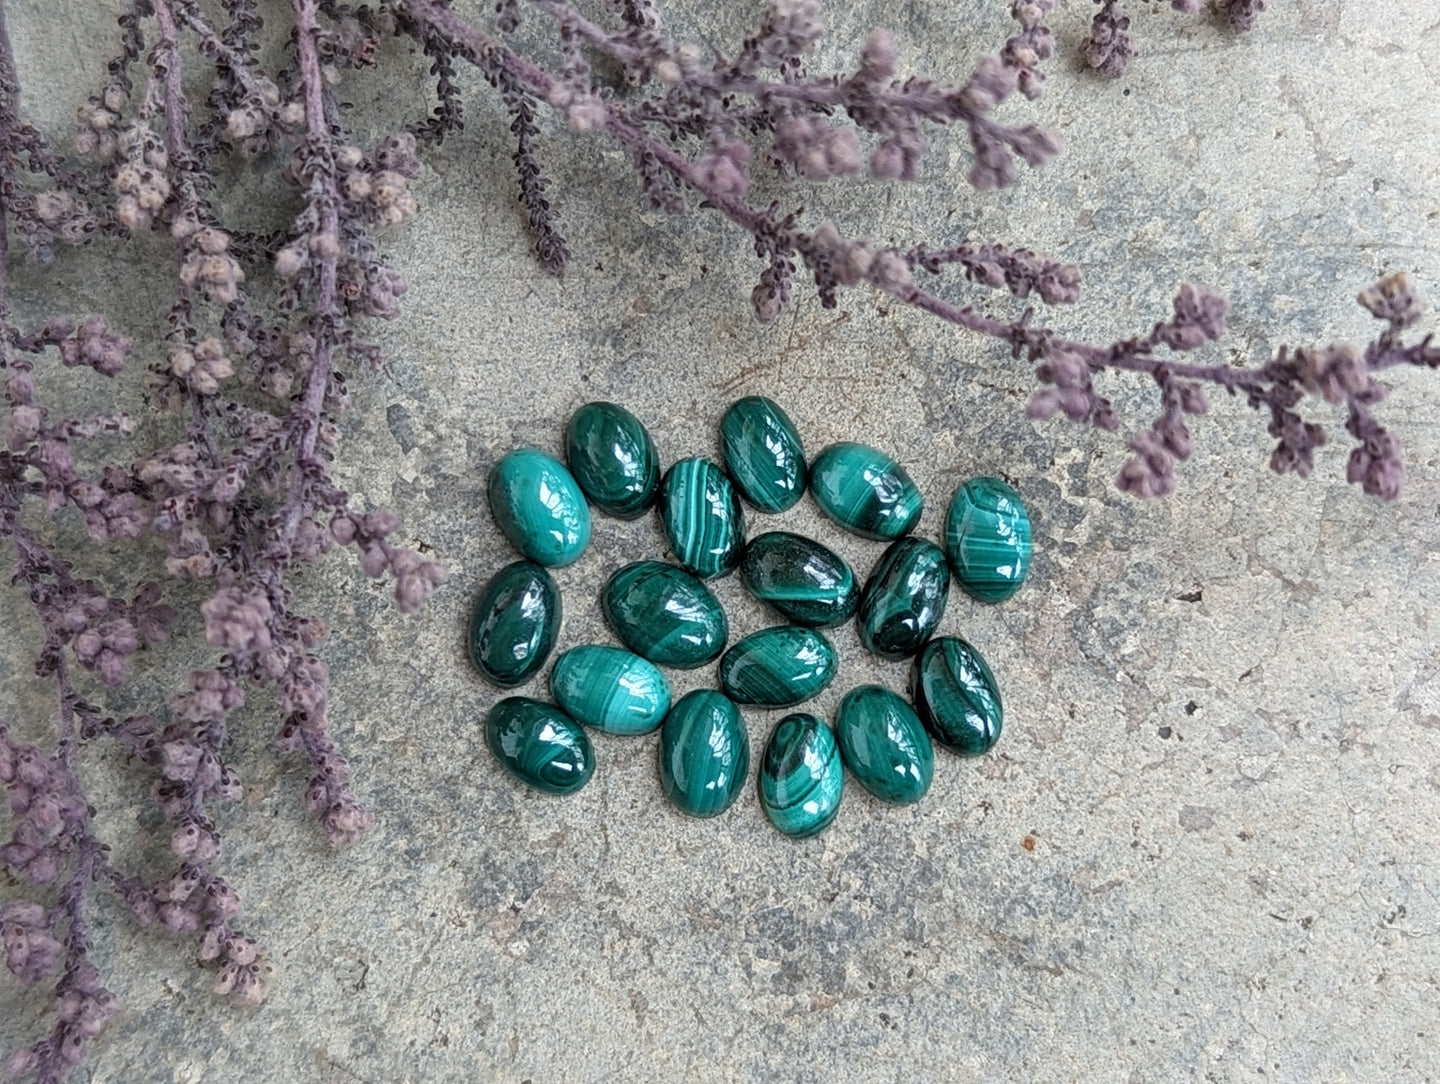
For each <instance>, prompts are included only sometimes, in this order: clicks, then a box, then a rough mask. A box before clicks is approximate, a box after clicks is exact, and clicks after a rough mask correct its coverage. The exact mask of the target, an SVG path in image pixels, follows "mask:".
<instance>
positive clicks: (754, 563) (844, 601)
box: [740, 531, 860, 628]
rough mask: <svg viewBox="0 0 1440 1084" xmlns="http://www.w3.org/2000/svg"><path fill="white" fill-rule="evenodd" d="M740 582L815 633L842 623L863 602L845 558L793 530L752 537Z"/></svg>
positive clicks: (742, 564) (782, 613)
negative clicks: (792, 532)
mask: <svg viewBox="0 0 1440 1084" xmlns="http://www.w3.org/2000/svg"><path fill="white" fill-rule="evenodd" d="M740 579H741V581H742V582H743V583H744V584H745V587H746V588H747V589H748V590H749V591H750V593H751V594H752V595H754V596H755V597H756V598H758V599H759V600H760V601H761V602H764V603H765V604H766V605H768V606H769V607H770V608H771V609H773V610H774V611H775V612H776V613H778V614H780V615H781V616H782V617H786V618H788V619H789V620H791V621H793V622H795V624H797V625H808V626H809V627H811V628H826V627H829V626H831V625H840V624H843V623H844V622H846V621H848V620H849V619H850V615H851V614H853V613H854V612H855V606H856V605H857V603H858V602H859V600H860V592H859V591H858V590H857V589H856V584H855V574H854V573H853V572H851V571H850V566H849V565H847V564H846V563H845V561H844V559H842V558H841V557H840V556H838V555H837V554H836V553H834V552H833V551H831V550H830V549H828V548H826V547H825V546H822V545H821V544H820V543H819V542H814V541H812V540H810V539H808V538H805V537H803V536H801V535H798V534H791V533H790V532H789V531H767V532H766V533H765V534H762V535H756V536H755V537H754V538H752V539H751V540H750V544H749V545H747V546H746V547H745V553H744V556H742V557H741V558H740Z"/></svg>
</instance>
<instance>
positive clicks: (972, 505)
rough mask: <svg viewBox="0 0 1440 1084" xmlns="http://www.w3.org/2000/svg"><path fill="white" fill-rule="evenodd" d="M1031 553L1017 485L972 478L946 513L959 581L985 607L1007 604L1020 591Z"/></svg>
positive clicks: (1027, 523)
mask: <svg viewBox="0 0 1440 1084" xmlns="http://www.w3.org/2000/svg"><path fill="white" fill-rule="evenodd" d="M1032 549H1033V543H1032V541H1031V531H1030V513H1029V512H1028V511H1026V509H1025V502H1024V501H1022V500H1021V499H1020V494H1018V493H1016V492H1015V489H1014V487H1013V486H1011V485H1010V484H1009V483H1008V482H1003V481H1001V480H1000V479H999V478H971V479H970V480H969V481H968V482H966V483H964V484H963V485H961V486H960V487H959V488H958V489H957V490H955V495H954V496H953V497H952V498H951V499H950V507H949V509H948V510H947V511H946V513H945V554H946V556H947V557H949V559H950V567H951V568H953V569H954V570H955V579H956V581H957V582H958V583H959V584H960V586H961V587H963V588H964V589H965V590H966V592H967V593H969V594H970V595H971V597H973V598H976V599H979V600H980V601H981V602H1003V601H1005V600H1006V599H1007V598H1010V597H1011V596H1012V595H1014V594H1015V592H1016V591H1018V590H1020V587H1021V585H1022V584H1023V583H1024V582H1025V573H1026V572H1027V571H1029V569H1030V555H1031V551H1032Z"/></svg>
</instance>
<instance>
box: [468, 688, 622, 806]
mask: <svg viewBox="0 0 1440 1084" xmlns="http://www.w3.org/2000/svg"><path fill="white" fill-rule="evenodd" d="M485 742H486V744H487V745H489V746H490V752H492V753H494V754H495V759H496V760H498V761H499V762H500V764H501V766H502V767H504V769H505V770H506V771H507V772H509V773H510V774H511V775H513V776H514V777H515V778H516V779H518V780H520V782H522V783H526V784H528V785H529V786H532V787H534V788H535V789H536V790H543V791H545V792H547V793H549V794H574V793H575V792H576V791H577V790H579V789H580V788H581V787H583V786H584V785H585V784H586V783H587V782H589V780H590V777H591V776H592V775H594V774H595V753H594V750H593V749H591V747H590V739H589V738H587V737H586V736H585V731H584V730H583V729H582V728H581V727H580V724H579V723H577V722H576V721H575V720H574V719H572V718H570V716H568V715H566V714H565V713H564V712H563V711H561V710H560V709H559V708H557V707H556V706H555V705H554V704H547V703H545V701H543V700H532V699H531V698H530V697H528V696H507V697H506V698H505V699H504V700H501V701H500V702H499V703H497V704H496V705H495V706H494V707H492V708H491V709H490V714H489V715H487V716H486V717H485Z"/></svg>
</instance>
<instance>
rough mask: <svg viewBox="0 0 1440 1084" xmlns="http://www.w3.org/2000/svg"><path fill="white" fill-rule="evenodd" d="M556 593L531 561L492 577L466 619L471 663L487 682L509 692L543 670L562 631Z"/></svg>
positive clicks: (507, 566)
mask: <svg viewBox="0 0 1440 1084" xmlns="http://www.w3.org/2000/svg"><path fill="white" fill-rule="evenodd" d="M560 617H561V608H560V589H559V588H558V587H556V586H555V581H554V580H553V579H551V578H550V573H548V572H546V571H545V569H543V568H542V567H540V566H539V565H537V564H535V563H534V562H533V561H516V562H515V563H514V564H510V565H506V566H505V567H504V568H502V569H501V570H500V571H499V572H497V573H495V575H494V576H492V577H490V582H489V583H487V584H486V585H485V586H484V588H483V589H482V590H481V591H480V596H479V598H477V599H476V600H475V609H474V611H473V613H472V614H471V616H470V636H469V644H470V660H471V661H472V662H473V663H474V664H475V668H476V669H477V670H479V671H480V673H481V674H483V675H484V676H485V678H486V679H487V680H488V681H492V682H494V683H495V684H496V685H500V686H503V687H505V688H509V687H510V686H512V685H520V684H522V683H523V682H525V681H527V680H529V678H530V677H531V675H533V674H534V673H535V672H536V671H538V670H539V669H540V667H542V666H544V665H545V660H546V658H547V657H549V655H550V649H551V648H553V647H554V646H555V637H556V634H557V633H558V632H559V630H560Z"/></svg>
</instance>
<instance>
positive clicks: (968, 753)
mask: <svg viewBox="0 0 1440 1084" xmlns="http://www.w3.org/2000/svg"><path fill="white" fill-rule="evenodd" d="M910 699H911V700H913V701H914V702H915V713H916V714H917V715H919V716H920V721H921V722H922V723H924V724H925V729H926V730H928V731H930V736H931V737H932V738H934V739H935V740H936V741H937V742H939V743H940V744H941V745H943V746H944V747H945V748H947V749H949V750H950V751H951V752H953V753H958V754H960V755H961V756H962V757H978V756H979V755H980V754H981V753H984V752H986V751H987V750H989V749H990V747H991V746H993V745H994V744H995V743H996V742H997V741H998V740H999V739H1000V730H1001V727H1002V726H1003V725H1004V721H1005V710H1004V707H1003V706H1002V704H1001V702H1000V687H999V686H998V685H996V684H995V675H994V674H992V673H991V672H990V667H989V666H988V665H987V664H986V662H985V660H984V659H983V658H982V657H981V655H980V652H978V651H976V650H975V648H974V647H972V646H971V645H970V644H968V643H966V642H965V641H964V640H962V639H960V638H959V637H958V636H941V637H939V638H938V639H935V640H931V641H930V642H929V643H928V644H926V645H925V646H924V647H923V648H922V649H921V650H920V654H919V655H917V656H915V665H914V667H913V668H912V669H911V671H910Z"/></svg>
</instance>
